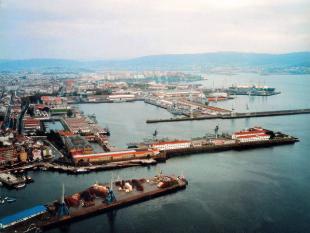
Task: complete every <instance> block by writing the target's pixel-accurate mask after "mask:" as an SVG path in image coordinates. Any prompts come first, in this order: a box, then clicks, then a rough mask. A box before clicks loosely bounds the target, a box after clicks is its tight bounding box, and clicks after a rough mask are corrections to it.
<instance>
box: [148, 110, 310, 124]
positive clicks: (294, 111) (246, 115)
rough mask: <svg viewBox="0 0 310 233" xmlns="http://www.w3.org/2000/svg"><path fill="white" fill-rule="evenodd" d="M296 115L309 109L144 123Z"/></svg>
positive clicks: (307, 111) (157, 121) (308, 111)
mask: <svg viewBox="0 0 310 233" xmlns="http://www.w3.org/2000/svg"><path fill="white" fill-rule="evenodd" d="M297 114H310V108H306V109H295V110H279V111H263V112H247V113H238V112H236V113H234V112H232V113H231V114H218V115H205V116H199V117H180V118H170V119H154V120H147V121H146V123H148V124H151V123H162V122H174V121H198V120H212V119H237V118H251V117H272V116H285V115H297Z"/></svg>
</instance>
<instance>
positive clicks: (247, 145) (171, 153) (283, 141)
mask: <svg viewBox="0 0 310 233" xmlns="http://www.w3.org/2000/svg"><path fill="white" fill-rule="evenodd" d="M298 141H299V140H298V139H297V138H295V137H290V136H287V137H283V138H275V139H270V140H266V141H253V142H237V143H232V144H222V145H214V144H210V145H205V146H199V147H198V146H197V147H190V148H183V149H174V150H167V151H166V155H167V158H171V157H176V156H180V155H189V154H195V153H205V152H219V151H227V150H246V149H255V148H262V147H270V146H279V145H287V144H294V143H295V142H298Z"/></svg>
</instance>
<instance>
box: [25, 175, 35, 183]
mask: <svg viewBox="0 0 310 233" xmlns="http://www.w3.org/2000/svg"><path fill="white" fill-rule="evenodd" d="M25 180H26V182H27V183H32V182H34V180H33V179H32V178H31V177H30V176H26V179H25Z"/></svg>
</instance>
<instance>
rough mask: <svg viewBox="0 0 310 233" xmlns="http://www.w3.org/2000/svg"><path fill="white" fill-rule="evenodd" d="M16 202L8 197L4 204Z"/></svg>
mask: <svg viewBox="0 0 310 233" xmlns="http://www.w3.org/2000/svg"><path fill="white" fill-rule="evenodd" d="M15 201H16V198H13V197H8V198H7V199H6V202H7V203H12V202H15Z"/></svg>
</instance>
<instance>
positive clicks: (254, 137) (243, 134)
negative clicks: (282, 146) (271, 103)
mask: <svg viewBox="0 0 310 233" xmlns="http://www.w3.org/2000/svg"><path fill="white" fill-rule="evenodd" d="M266 132H267V130H265V129H263V128H261V127H254V128H250V129H248V130H244V131H239V132H236V133H234V134H233V135H232V139H237V140H239V141H240V142H253V141H264V140H269V139H270V135H269V134H267V133H266Z"/></svg>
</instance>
